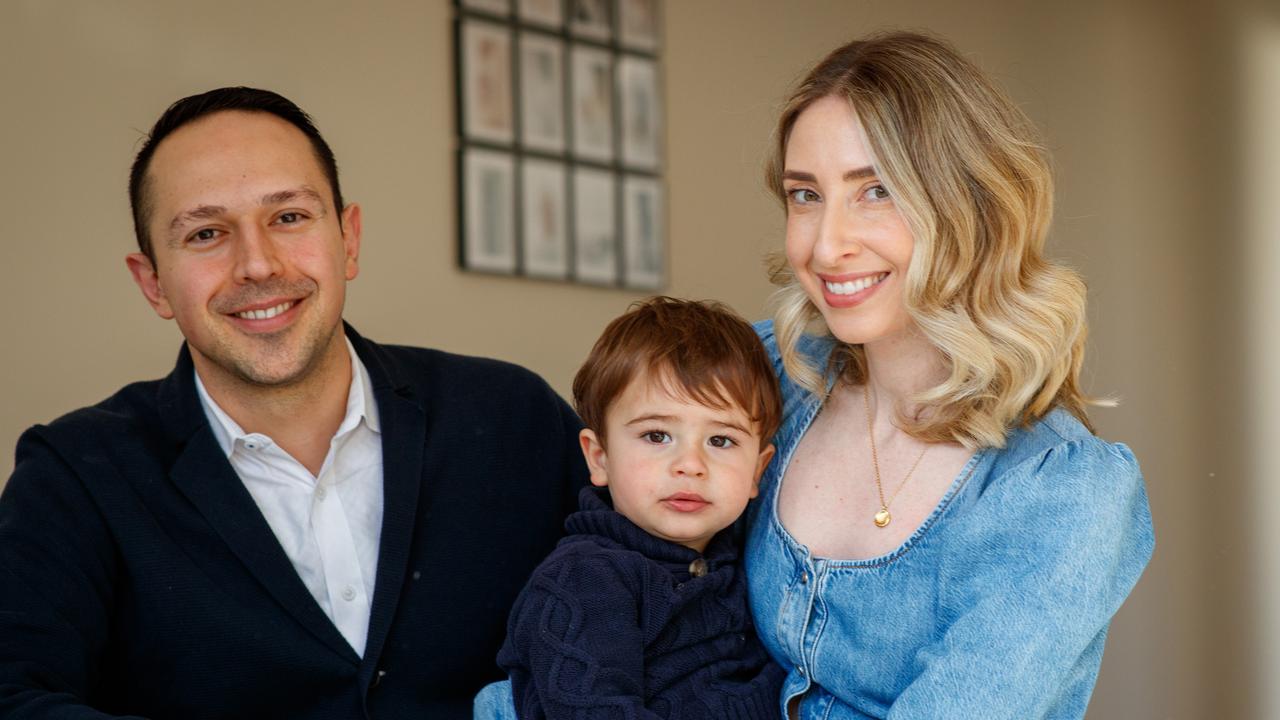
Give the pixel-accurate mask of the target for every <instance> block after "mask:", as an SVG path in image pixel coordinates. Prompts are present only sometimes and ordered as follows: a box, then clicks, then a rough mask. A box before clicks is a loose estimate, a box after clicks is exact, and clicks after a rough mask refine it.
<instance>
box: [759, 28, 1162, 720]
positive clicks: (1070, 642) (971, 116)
mask: <svg viewBox="0 0 1280 720" xmlns="http://www.w3.org/2000/svg"><path fill="white" fill-rule="evenodd" d="M774 153H775V155H774V157H773V159H772V162H771V163H770V167H769V170H768V182H769V185H770V187H771V189H772V190H773V192H774V193H775V194H776V195H777V196H778V197H779V198H780V199H781V200H782V201H783V203H784V206H785V208H786V214H787V229H786V253H785V259H781V260H779V262H778V263H777V265H776V266H775V268H774V279H775V282H776V283H777V284H779V285H780V286H781V289H780V290H779V291H778V310H777V312H776V314H775V318H774V320H773V322H771V323H770V322H766V323H762V324H761V325H760V326H759V327H758V329H759V331H760V334H761V337H762V338H763V340H764V341H765V344H766V346H767V347H768V349H769V351H770V353H771V357H772V358H773V359H774V362H775V367H776V369H777V370H778V372H779V374H780V377H781V380H782V389H783V397H784V404H785V410H786V418H785V419H784V423H783V426H782V429H781V431H780V432H779V433H778V435H777V437H776V438H775V441H774V442H775V444H776V445H777V448H778V452H777V456H776V458H775V460H774V462H773V465H772V466H771V468H770V469H769V471H768V472H767V473H766V476H765V478H764V480H763V482H762V487H761V493H760V500H759V501H758V502H757V504H756V506H755V508H754V510H753V515H752V525H751V530H750V537H749V541H748V550H747V568H748V578H749V582H750V594H751V601H752V610H753V613H754V616H755V619H756V623H757V627H758V630H759V632H760V634H761V637H762V638H763V639H764V642H765V644H766V646H767V647H768V648H769V650H770V652H771V653H772V654H773V655H774V657H775V658H777V659H778V660H779V661H780V662H781V663H782V664H783V665H784V667H786V668H787V669H788V671H789V675H788V678H787V682H786V685H785V688H784V692H783V695H782V698H781V703H782V706H783V707H784V708H786V709H787V710H788V711H789V713H790V714H791V716H792V717H799V718H805V719H808V718H831V719H832V720H835V719H837V718H841V719H843V718H868V717H874V718H883V717H888V718H951V719H955V718H1018V719H1019V720H1022V719H1025V718H1042V717H1048V718H1079V717H1082V716H1083V715H1084V711H1085V706H1086V704H1087V703H1088V699H1089V695H1090V693H1091V691H1092V688H1093V684H1094V680H1095V678H1096V677H1097V673H1098V666H1099V663H1100V662H1101V658H1102V647H1103V641H1104V639H1105V636H1106V630H1107V625H1108V623H1109V621H1110V619H1111V617H1112V615H1113V614H1114V613H1115V612H1116V610H1117V609H1118V608H1119V606H1120V603H1121V602H1122V601H1123V600H1124V598H1125V596H1126V595H1127V594H1128V593H1129V591H1130V589H1132V587H1133V585H1134V583H1135V582H1136V581H1137V579H1138V576H1139V574H1140V573H1141V571H1142V568H1143V567H1144V566H1145V565H1146V562H1147V560H1148V559H1149V557H1150V554H1151V549H1152V544H1153V535H1152V530H1151V520H1150V514H1149V511H1148V508H1147V501H1146V495H1145V492H1144V490H1143V484H1142V478H1141V475H1140V474H1139V471H1138V465H1137V463H1136V461H1135V460H1134V458H1133V456H1132V455H1131V454H1130V453H1129V451H1128V449H1127V448H1125V447H1124V446H1123V445H1112V444H1108V443H1105V442H1103V441H1102V440H1099V439H1098V438H1096V437H1094V436H1093V434H1092V432H1091V427H1090V425H1089V422H1088V419H1087V417H1086V415H1085V406H1086V405H1087V404H1089V403H1090V401H1089V400H1088V399H1087V398H1086V397H1085V396H1084V395H1083V394H1082V392H1081V390H1080V387H1079V372H1080V366H1081V362H1082V358H1083V349H1084V340H1085V307H1084V304H1085V290H1084V285H1083V283H1082V282H1081V280H1080V278H1079V277H1078V276H1077V275H1076V274H1075V273H1073V272H1071V271H1070V270H1068V269H1066V268H1063V267H1061V266H1058V265H1056V264H1054V263H1052V262H1050V261H1049V260H1047V259H1046V258H1045V257H1044V254H1043V249H1044V241H1045V235H1046V232H1047V229H1048V226H1049V219H1050V215H1051V206H1052V183H1051V179H1050V175H1049V169H1048V162H1047V158H1046V157H1045V153H1044V151H1043V150H1042V148H1041V147H1040V145H1039V143H1038V142H1037V140H1036V138H1035V134H1034V131H1033V129H1032V127H1031V124H1030V122H1029V121H1028V120H1027V118H1026V117H1025V116H1024V115H1023V114H1022V113H1021V112H1020V111H1019V110H1018V109H1017V108H1016V107H1015V106H1014V105H1013V103H1012V102H1011V101H1010V100H1009V98H1008V97H1006V96H1005V95H1004V93H1003V92H1001V91H1000V90H999V89H997V88H996V87H994V86H993V85H992V83H991V82H990V81H989V80H988V79H987V78H986V77H985V76H984V75H983V73H982V72H980V71H979V70H978V69H977V68H976V67H975V66H974V65H972V64H971V63H970V62H968V61H967V60H965V59H964V58H963V57H962V56H961V55H959V54H958V53H957V52H956V51H955V50H954V49H953V48H951V47H950V46H948V45H946V44H945V43H942V42H940V41H938V40H936V39H932V38H929V37H924V36H920V35H915V34H907V33H896V34H889V35H880V36H876V37H872V38H870V39H868V40H863V41H859V42H853V43H850V44H849V45H846V46H844V47H842V48H839V49H837V50H836V51H835V52H833V53H831V54H830V55H829V56H827V58H825V59H824V60H823V61H822V62H820V63H819V64H818V66H817V67H815V68H814V69H813V71H812V72H811V73H809V75H808V77H807V78H806V79H805V80H804V81H803V82H802V83H801V84H800V86H799V88H798V89H797V90H796V92H795V94H794V95H793V96H792V97H791V99H790V101H789V102H788V103H787V105H786V107H785V109H784V111H783V113H782V117H781V119H780V120H779V123H778V130H777V142H776V147H775V150H774Z"/></svg>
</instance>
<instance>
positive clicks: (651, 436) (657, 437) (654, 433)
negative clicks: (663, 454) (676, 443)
mask: <svg viewBox="0 0 1280 720" xmlns="http://www.w3.org/2000/svg"><path fill="white" fill-rule="evenodd" d="M641 437H643V438H644V439H645V440H646V441H648V442H651V443H653V444H654V445H663V444H666V443H669V442H671V436H670V435H668V434H667V433H665V432H663V431H661V430H650V431H649V432H647V433H645V434H644V435H641Z"/></svg>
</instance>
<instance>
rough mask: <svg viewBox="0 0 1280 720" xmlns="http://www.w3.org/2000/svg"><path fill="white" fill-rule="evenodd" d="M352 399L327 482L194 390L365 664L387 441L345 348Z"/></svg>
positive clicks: (279, 535)
mask: <svg viewBox="0 0 1280 720" xmlns="http://www.w3.org/2000/svg"><path fill="white" fill-rule="evenodd" d="M347 352H348V353H350V355H351V370H352V373H351V374H352V378H351V389H350V390H349V391H348V392H347V411H346V415H345V416H344V417H343V418H342V424H341V425H340V426H338V432H337V433H336V434H334V436H333V439H332V440H331V441H330V442H329V452H328V454H326V455H325V458H324V464H323V465H322V466H321V468H320V475H319V476H318V477H317V476H314V475H312V474H311V472H310V471H309V470H307V468H306V467H304V466H303V465H302V463H300V462H298V461H297V460H295V459H294V458H293V457H292V456H290V455H289V453H287V452H285V451H284V450H283V449H281V448H280V447H279V446H278V445H276V444H275V443H274V442H273V441H272V440H271V438H269V437H267V436H266V435H262V434H260V433H249V434H246V433H245V432H244V430H243V429H242V428H241V427H240V426H239V425H238V424H236V421H235V420H232V419H231V417H230V416H229V415H227V414H226V413H225V412H224V411H223V410H222V408H220V407H218V404H217V403H216V402H214V401H213V398H212V397H210V396H209V392H208V390H206V389H205V387H204V383H202V382H201V381H200V374H199V373H196V389H197V391H198V392H199V395H200V403H201V404H202V405H203V406H204V412H205V415H206V416H207V417H208V418H209V426H210V427H211V428H212V429H213V435H214V437H215V438H217V441H218V445H219V446H221V447H222V450H223V452H225V453H226V454H227V460H228V461H229V462H230V463H231V467H232V468H234V469H235V471H236V474H237V475H239V476H240V481H241V482H243V483H244V486H245V487H246V488H247V489H248V490H249V494H250V495H252V496H253V499H254V501H255V502H257V504H258V509H259V510H261V511H262V516H263V517H264V518H266V520H267V524H268V525H270V526H271V530H272V531H273V532H274V533H275V535H276V539H277V540H279V541H280V546H281V547H282V548H284V552H285V555H287V556H288V557H289V560H290V561H291V562H292V563H293V567H294V569H296V570H297V572H298V577H300V578H301V579H302V582H303V584H305V585H306V586H307V589H308V590H310V591H311V594H312V596H314V597H315V599H316V602H317V603H318V604H319V605H320V608H321V609H322V610H324V612H325V614H326V615H328V616H329V619H330V620H332V621H333V624H334V626H335V627H337V628H338V631H339V632H341V633H342V636H343V637H345V638H346V639H347V642H348V643H350V644H351V647H352V648H353V649H354V650H355V651H356V654H357V655H360V656H363V655H364V646H365V640H366V637H367V635H368V632H369V608H370V605H371V602H372V598H373V583H374V579H375V576H376V573H377V568H378V541H379V539H380V537H381V535H382V439H381V433H382V430H381V425H380V423H379V422H378V407H377V404H376V403H375V402H374V399H373V388H372V385H371V383H370V381H369V371H368V370H366V369H365V366H364V364H363V363H361V362H360V358H359V357H357V356H356V351H355V348H353V347H352V346H351V341H350V340H347Z"/></svg>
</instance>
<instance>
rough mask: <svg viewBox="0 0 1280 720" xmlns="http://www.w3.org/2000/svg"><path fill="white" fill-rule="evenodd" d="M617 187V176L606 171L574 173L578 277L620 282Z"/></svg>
mask: <svg viewBox="0 0 1280 720" xmlns="http://www.w3.org/2000/svg"><path fill="white" fill-rule="evenodd" d="M616 187H617V181H616V177H615V176H614V174H613V173H611V172H608V171H605V170H594V169H590V168H579V169H577V170H576V171H575V172H574V174H573V215H574V233H573V235H574V276H575V277H576V278H577V279H578V280H581V281H583V282H591V283H601V284H614V283H616V282H617V281H618V238H617V225H616V219H617V215H616V208H615V202H616V200H615V198H616Z"/></svg>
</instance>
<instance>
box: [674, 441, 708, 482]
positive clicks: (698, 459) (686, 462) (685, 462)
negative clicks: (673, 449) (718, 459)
mask: <svg viewBox="0 0 1280 720" xmlns="http://www.w3.org/2000/svg"><path fill="white" fill-rule="evenodd" d="M671 469H672V470H673V471H674V472H675V474H677V475H686V476H690V477H696V478H701V477H704V476H705V475H706V474H707V462H706V460H705V459H704V458H703V457H702V448H700V447H694V448H688V449H686V450H685V451H684V452H682V453H680V455H679V456H677V457H676V461H675V464H674V465H673V466H672V468H671Z"/></svg>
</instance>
